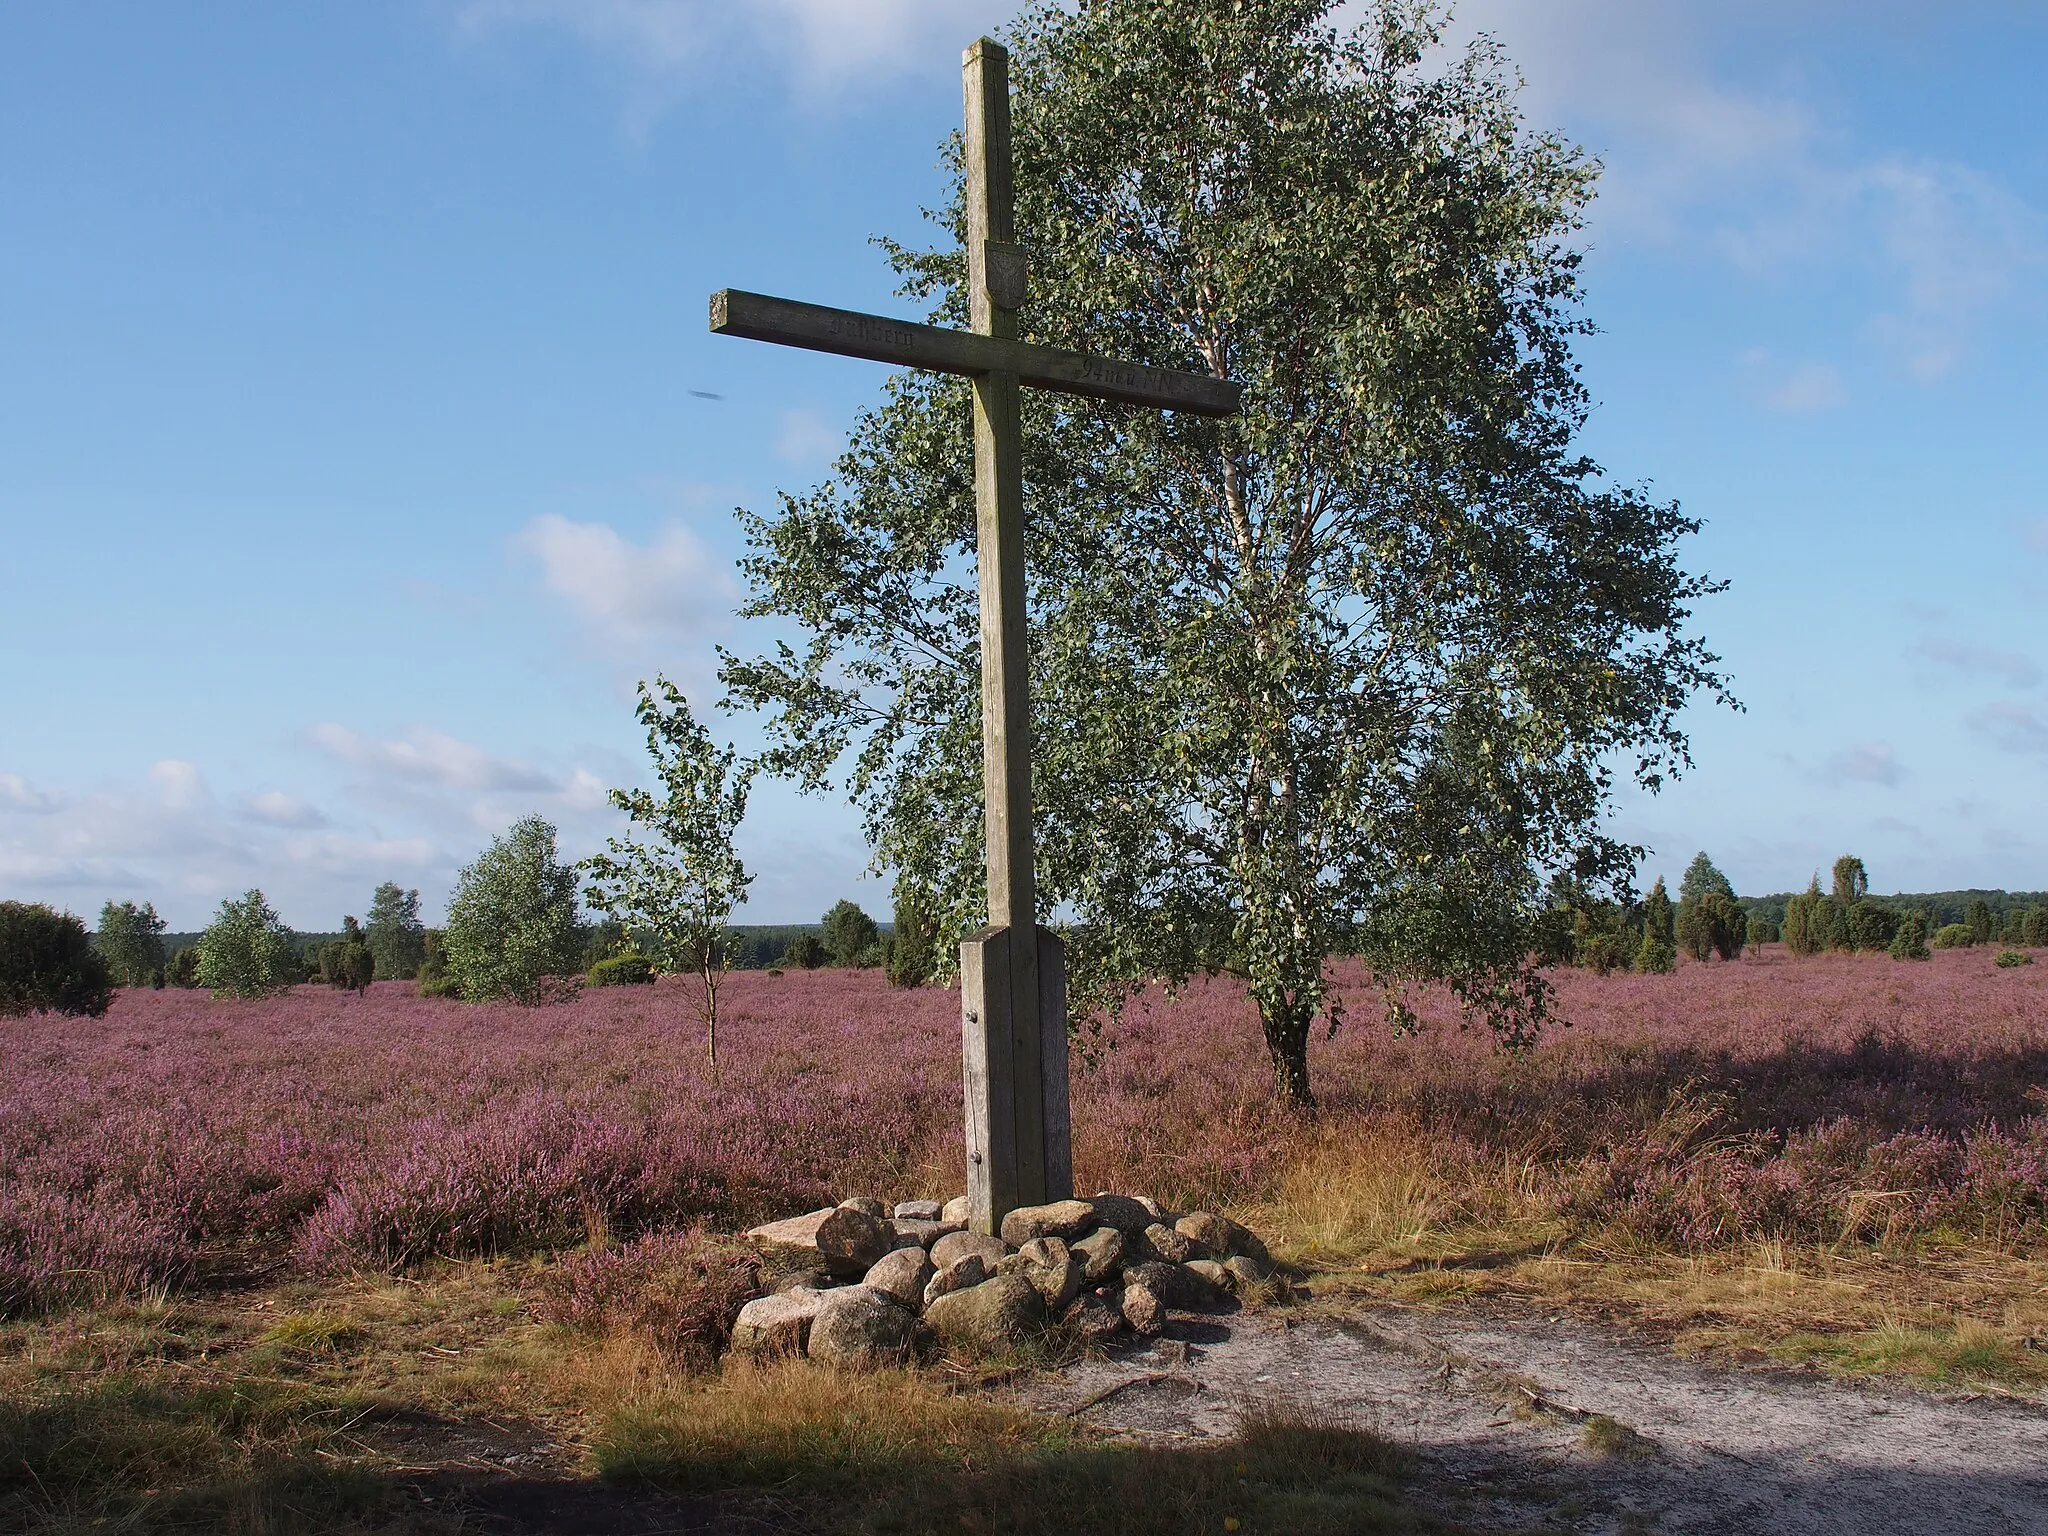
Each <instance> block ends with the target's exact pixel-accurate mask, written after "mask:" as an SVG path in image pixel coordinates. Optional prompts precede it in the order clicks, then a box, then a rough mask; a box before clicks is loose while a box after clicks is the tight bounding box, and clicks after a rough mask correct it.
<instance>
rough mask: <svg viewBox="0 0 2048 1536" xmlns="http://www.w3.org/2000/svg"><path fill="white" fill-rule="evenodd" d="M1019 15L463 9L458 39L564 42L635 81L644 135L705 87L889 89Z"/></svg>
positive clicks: (606, 4) (652, 1)
mask: <svg viewBox="0 0 2048 1536" xmlns="http://www.w3.org/2000/svg"><path fill="white" fill-rule="evenodd" d="M1012 9H1014V7H1013V6H1012V5H1008V4H998V3H994V0H463V3H461V4H460V5H459V6H458V7H457V9H456V12H455V25H456V30H457V34H458V35H459V36H461V37H464V38H466V39H469V40H472V41H474V40H481V39H483V38H486V37H490V36H493V35H497V34H502V33H507V32H515V31H526V30H534V29H543V30H550V31H556V32H562V33H566V34H567V35H569V36H570V37H572V38H574V39H576V40H577V41H578V42H580V43H582V44H584V45H585V46H587V47H589V48H591V49H593V50H595V51H596V52H598V53H600V54H602V55H604V56H605V57H607V58H610V59H612V60H615V61H617V62H618V63H621V64H623V65H624V66H625V67H626V68H627V69H628V70H629V71H631V73H632V74H633V75H634V76H635V78H636V82H637V85H636V97H635V100H634V101H633V103H632V104H631V107H630V112H629V115H630V117H631V118H632V119H634V120H635V121H636V123H637V124H638V125H640V126H644V125H645V123H646V122H647V121H648V120H649V119H651V117H652V116H654V115H655V114H657V113H658V112H659V110H660V107H661V105H662V104H663V103H664V102H665V101H666V100H668V99H671V98H672V97H673V96H674V94H675V93H676V92H677V91H679V90H681V89H684V88H687V87H689V86H691V85H695V84H698V83H700V82H702V81H703V80H705V79H707V78H710V77H713V76H722V77H725V78H732V77H735V76H739V75H744V74H749V73H753V72H755V71H754V70H753V69H744V70H743V69H740V68H738V67H736V66H737V64H738V61H739V60H741V59H744V60H745V61H746V63H747V64H748V65H750V66H762V67H766V68H770V69H778V70H779V72H782V73H784V74H785V75H786V76H788V77H791V79H792V83H793V84H798V85H804V86H809V87H812V88H813V89H817V88H825V89H828V90H831V91H839V90H849V89H865V90H870V91H872V90H878V89H883V88H886V87H888V86H889V85H890V84H892V83H893V82H894V81H895V80H896V79H898V78H900V77H901V76H902V75H903V74H905V73H907V72H913V71H918V70H923V69H928V68H930V67H932V64H933V61H934V59H935V58H938V59H946V58H949V57H954V56H956V55H954V54H952V53H951V52H950V51H949V49H948V47H947V45H948V44H950V45H951V48H952V49H953V50H957V49H959V48H962V47H964V46H966V44H967V43H969V42H971V41H972V40H973V38H974V36H975V34H976V33H977V32H978V31H981V30H985V29H986V28H988V27H990V26H993V25H994V24H995V23H997V22H998V21H1000V20H1001V19H1002V18H1004V17H1005V16H1007V15H1009V14H1010V12H1011V10H1012Z"/></svg>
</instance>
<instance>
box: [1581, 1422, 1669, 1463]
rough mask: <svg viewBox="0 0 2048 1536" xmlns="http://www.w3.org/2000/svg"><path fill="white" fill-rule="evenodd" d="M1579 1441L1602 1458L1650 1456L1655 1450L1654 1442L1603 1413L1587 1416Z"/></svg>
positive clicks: (1629, 1426)
mask: <svg viewBox="0 0 2048 1536" xmlns="http://www.w3.org/2000/svg"><path fill="white" fill-rule="evenodd" d="M1579 1439H1580V1441H1581V1443H1583V1444H1584V1445H1585V1447H1586V1449H1587V1450H1589V1451H1598V1452H1599V1453H1600V1454H1601V1455H1603V1456H1651V1455H1654V1454H1655V1453H1656V1449H1657V1447H1656V1444H1655V1442H1653V1441H1652V1440H1650V1439H1649V1437H1648V1436H1646V1435H1643V1434H1642V1433H1640V1432H1639V1431H1637V1430H1636V1429H1635V1427H1634V1426H1633V1425H1629V1424H1624V1423H1622V1422H1621V1420H1619V1419H1617V1418H1613V1417H1611V1416H1609V1415H1608V1414H1604V1413H1595V1414H1590V1415H1588V1416H1587V1418H1586V1428H1585V1432H1584V1433H1583V1434H1581V1435H1580V1436H1579Z"/></svg>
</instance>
